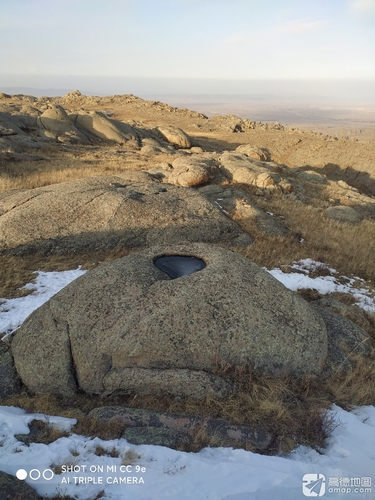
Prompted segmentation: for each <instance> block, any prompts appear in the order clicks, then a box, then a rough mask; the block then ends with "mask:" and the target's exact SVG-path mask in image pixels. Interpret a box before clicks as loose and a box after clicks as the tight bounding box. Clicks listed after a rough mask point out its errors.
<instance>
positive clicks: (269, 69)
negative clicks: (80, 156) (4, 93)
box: [0, 0, 375, 93]
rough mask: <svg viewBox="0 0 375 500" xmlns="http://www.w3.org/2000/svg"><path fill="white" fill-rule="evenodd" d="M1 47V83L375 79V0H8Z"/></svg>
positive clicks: (0, 17) (202, 87)
mask: <svg viewBox="0 0 375 500" xmlns="http://www.w3.org/2000/svg"><path fill="white" fill-rule="evenodd" d="M0 47H1V48H0V55H1V65H0V90H1V88H2V87H10V86H11V87H21V86H28V87H39V88H70V87H73V88H76V87H81V88H82V86H84V87H86V89H87V90H91V91H92V92H98V93H100V92H101V93H106V92H108V91H112V92H117V93H126V92H121V90H122V88H123V86H124V85H125V86H126V85H127V86H128V87H131V89H133V88H134V87H135V89H136V88H139V89H140V90H141V91H142V92H146V91H147V89H148V88H153V89H154V90H155V88H157V90H158V91H163V90H165V92H166V93H168V92H171V91H173V90H174V91H176V92H190V93H206V92H212V93H225V92H227V93H233V92H234V93H236V92H245V91H246V89H247V88H248V87H247V84H246V82H249V81H255V82H258V84H257V85H256V84H255V87H254V88H255V89H256V90H262V88H263V86H264V83H263V82H264V81H284V82H287V81H301V80H302V81H304V82H305V83H304V84H303V85H305V87H306V88H308V85H307V86H306V82H311V81H314V82H316V81H320V82H328V81H331V80H340V81H346V82H352V81H353V80H359V81H364V82H367V83H368V82H371V81H375V0H314V1H311V0H262V1H259V0H204V1H202V0H1V2H0ZM366 88H369V87H366Z"/></svg>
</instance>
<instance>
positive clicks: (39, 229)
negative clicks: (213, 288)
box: [0, 171, 241, 251]
mask: <svg viewBox="0 0 375 500" xmlns="http://www.w3.org/2000/svg"><path fill="white" fill-rule="evenodd" d="M240 235H241V230H240V228H239V226H238V225H237V224H236V223H235V222H233V221H231V220H230V219H229V218H228V217H226V216H225V215H224V214H223V213H222V212H221V211H220V209H219V208H218V207H217V206H215V205H214V204H212V203H210V202H209V201H208V200H207V199H206V198H204V197H203V196H201V195H200V194H199V193H198V192H197V191H195V190H193V189H188V188H184V187H178V186H173V185H171V184H163V183H161V182H159V181H158V180H155V178H154V177H153V176H151V175H150V174H147V173H145V172H138V171H135V172H131V171H129V172H127V173H124V174H123V175H122V176H121V177H113V176H99V177H91V178H85V179H80V180H78V181H73V182H64V183H60V184H54V185H51V186H46V187H41V188H36V189H30V190H17V191H11V192H5V193H1V194H0V250H12V249H15V248H19V249H20V250H21V249H27V248H29V249H38V250H40V251H60V250H64V249H65V250H71V251H75V250H77V249H84V248H86V249H92V250H95V249H100V248H113V247H114V246H116V245H122V246H125V247H128V248H137V247H147V246H151V245H155V244H167V243H168V242H170V243H178V242H180V241H205V242H225V241H227V242H233V244H235V239H236V238H237V237H238V236H240Z"/></svg>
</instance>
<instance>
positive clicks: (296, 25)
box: [276, 0, 372, 36]
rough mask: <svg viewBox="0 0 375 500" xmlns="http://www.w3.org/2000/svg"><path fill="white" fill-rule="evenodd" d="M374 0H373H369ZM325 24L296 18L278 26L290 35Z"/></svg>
mask: <svg viewBox="0 0 375 500" xmlns="http://www.w3.org/2000/svg"><path fill="white" fill-rule="evenodd" d="M368 1H372V0H368ZM323 25H324V21H308V20H306V19H296V20H294V21H288V22H287V23H284V24H282V25H280V26H278V27H277V28H276V31H278V32H279V33H285V34H288V35H297V36H300V35H305V34H306V33H310V32H312V31H317V30H320V29H321V28H322V27H323Z"/></svg>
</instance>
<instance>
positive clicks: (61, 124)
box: [37, 104, 90, 143]
mask: <svg viewBox="0 0 375 500" xmlns="http://www.w3.org/2000/svg"><path fill="white" fill-rule="evenodd" d="M37 121H38V124H39V126H40V127H41V128H42V129H46V130H48V131H50V132H52V133H53V135H54V136H55V137H61V138H62V137H63V136H64V135H68V136H69V137H71V138H73V137H74V139H75V140H76V141H77V142H83V143H85V142H86V143H88V142H90V140H89V138H88V137H87V135H85V134H84V133H83V132H82V131H80V130H78V128H77V127H76V126H75V125H74V124H73V123H72V122H71V120H70V119H69V117H68V115H67V113H66V111H65V110H64V109H63V108H62V107H61V106H58V105H55V104H51V105H50V106H49V107H48V109H46V111H44V113H43V114H41V115H40V116H39V117H38V118H37Z"/></svg>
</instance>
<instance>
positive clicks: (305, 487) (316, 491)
mask: <svg viewBox="0 0 375 500" xmlns="http://www.w3.org/2000/svg"><path fill="white" fill-rule="evenodd" d="M325 492H326V478H325V476H324V474H305V475H304V476H303V478H302V493H303V494H304V495H305V497H322V496H323V495H325Z"/></svg>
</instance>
